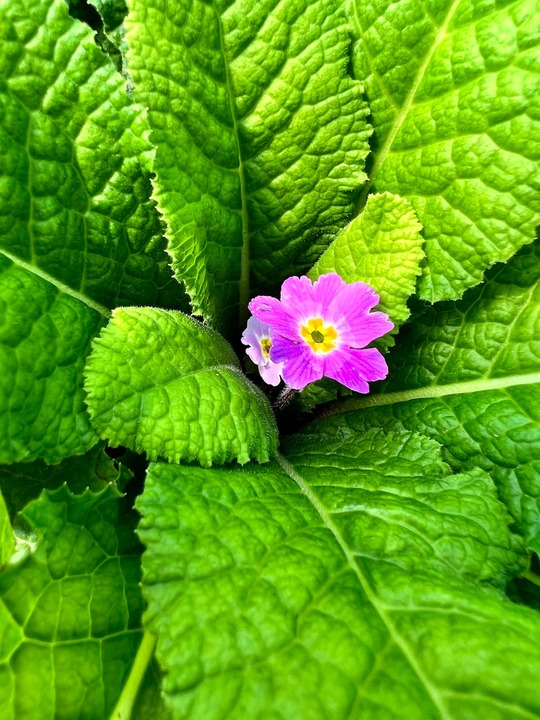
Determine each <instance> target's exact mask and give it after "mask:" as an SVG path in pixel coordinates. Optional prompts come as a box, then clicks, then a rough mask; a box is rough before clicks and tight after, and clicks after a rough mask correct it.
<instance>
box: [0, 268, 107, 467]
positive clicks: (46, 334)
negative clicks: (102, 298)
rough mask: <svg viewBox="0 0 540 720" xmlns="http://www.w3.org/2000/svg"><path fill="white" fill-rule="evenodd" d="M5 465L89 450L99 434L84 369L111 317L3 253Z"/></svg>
mask: <svg viewBox="0 0 540 720" xmlns="http://www.w3.org/2000/svg"><path fill="white" fill-rule="evenodd" d="M0 315H1V317H2V323H1V325H0V366H1V367H2V374H1V379H0V463H12V462H20V461H25V462H29V461H32V460H35V459H36V458H43V459H44V460H45V461H46V462H48V463H58V462H60V461H61V460H62V459H63V458H66V457H69V456H70V455H73V454H77V453H84V452H85V451H86V450H88V449H89V448H90V447H92V445H94V444H95V443H96V442H97V440H98V436H97V435H96V433H95V431H94V430H93V428H92V427H91V425H90V418H89V417H88V413H87V412H86V407H85V405H84V392H83V377H82V372H83V368H84V363H85V359H86V356H87V355H88V353H89V352H90V340H91V338H92V336H93V335H95V334H96V333H97V332H98V331H99V329H100V327H101V325H102V324H103V321H104V318H103V316H102V314H101V313H99V312H98V311H97V310H95V309H93V308H92V307H89V306H88V305H87V304H85V303H83V302H80V301H79V300H78V299H76V298H74V297H73V296H72V295H71V294H70V293H69V289H68V291H67V292H65V291H63V290H62V289H61V288H60V287H58V286H56V285H55V284H54V283H51V282H47V281H46V280H44V279H42V278H41V277H38V276H37V275H35V274H33V273H32V272H29V271H27V270H24V269H23V268H21V267H19V266H18V265H17V264H15V263H12V262H11V261H10V260H8V259H7V258H5V257H3V256H2V255H1V254H0Z"/></svg>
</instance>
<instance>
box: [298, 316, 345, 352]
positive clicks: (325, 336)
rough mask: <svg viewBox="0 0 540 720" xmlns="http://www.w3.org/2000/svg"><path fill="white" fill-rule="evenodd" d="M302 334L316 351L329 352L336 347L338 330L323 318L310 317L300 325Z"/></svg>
mask: <svg viewBox="0 0 540 720" xmlns="http://www.w3.org/2000/svg"><path fill="white" fill-rule="evenodd" d="M300 335H301V336H302V337H303V339H304V340H305V341H306V342H307V344H308V345H309V347H310V348H311V349H312V350H313V351H314V352H323V353H327V352H330V350H333V349H334V348H335V347H336V343H335V342H333V341H334V340H336V339H337V337H338V332H337V330H336V329H335V327H333V325H325V324H324V323H323V321H322V318H310V319H309V320H308V321H307V322H306V324H305V325H302V326H301V327H300Z"/></svg>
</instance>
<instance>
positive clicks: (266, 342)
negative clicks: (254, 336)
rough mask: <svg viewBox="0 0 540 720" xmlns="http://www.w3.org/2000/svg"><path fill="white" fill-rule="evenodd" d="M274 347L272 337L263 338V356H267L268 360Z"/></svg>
mask: <svg viewBox="0 0 540 720" xmlns="http://www.w3.org/2000/svg"><path fill="white" fill-rule="evenodd" d="M271 347H272V343H271V342H270V338H261V350H262V354H263V357H265V358H266V359H267V360H268V359H269V358H270V348H271Z"/></svg>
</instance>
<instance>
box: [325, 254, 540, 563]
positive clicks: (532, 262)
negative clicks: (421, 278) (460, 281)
mask: <svg viewBox="0 0 540 720" xmlns="http://www.w3.org/2000/svg"><path fill="white" fill-rule="evenodd" d="M539 313H540V243H536V245H530V246H527V247H526V248H523V250H522V251H520V253H519V254H518V255H517V256H516V257H515V258H513V259H512V261H511V262H510V263H509V264H508V265H506V266H497V267H496V268H493V269H492V270H491V271H490V272H489V274H488V280H487V282H486V283H485V284H484V285H483V286H481V287H477V288H473V289H472V290H470V291H468V292H467V293H466V295H465V296H464V298H463V299H462V300H461V301H458V302H457V303H444V304H440V305H436V306H434V307H433V308H428V309H427V310H426V311H425V312H424V313H423V314H422V315H420V316H418V317H416V318H415V320H414V322H411V323H410V324H409V325H407V326H405V327H404V328H403V329H402V332H401V334H400V338H399V341H398V343H397V344H396V347H395V348H394V349H393V350H392V352H391V356H390V361H389V368H390V371H389V375H388V380H387V381H386V383H385V384H384V385H383V386H382V390H381V392H380V393H379V394H374V395H371V396H369V397H367V398H362V399H360V398H354V399H352V398H351V399H349V400H345V401H343V402H342V403H341V404H336V405H335V406H334V407H330V408H328V409H326V410H325V412H338V413H342V412H351V415H347V423H348V424H349V425H351V427H353V428H354V429H355V430H356V431H359V432H362V431H363V430H365V429H366V428H369V427H373V426H376V427H381V426H382V427H384V428H386V429H396V428H397V429H403V428H405V429H409V430H417V431H420V432H422V433H425V434H427V435H430V436H431V437H434V438H436V439H438V440H439V441H440V442H442V443H443V445H444V448H445V459H446V460H447V461H448V462H449V463H450V464H451V465H452V466H453V467H454V468H455V469H456V470H461V469H468V468H473V467H481V468H483V469H484V470H486V471H488V472H489V473H490V474H491V475H492V477H493V478H494V480H495V482H496V484H497V487H498V490H499V493H500V496H501V498H502V499H504V502H505V503H506V505H507V506H508V508H509V510H510V512H511V513H512V515H513V517H514V518H515V520H516V523H517V526H518V528H519V530H520V531H521V532H522V533H523V534H524V536H525V537H526V538H527V539H528V540H529V542H530V544H531V546H532V547H534V548H535V549H537V550H540V481H539V478H540V461H539V457H540V336H539V335H538V318H539ZM342 422H343V417H342V416H341V415H340V416H337V417H336V418H335V419H334V423H335V427H339V426H340V424H341V423H342Z"/></svg>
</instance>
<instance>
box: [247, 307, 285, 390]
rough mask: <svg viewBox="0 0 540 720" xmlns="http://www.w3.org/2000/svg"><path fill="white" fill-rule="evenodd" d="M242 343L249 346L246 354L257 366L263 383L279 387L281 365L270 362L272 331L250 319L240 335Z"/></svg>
mask: <svg viewBox="0 0 540 720" xmlns="http://www.w3.org/2000/svg"><path fill="white" fill-rule="evenodd" d="M242 342H243V343H244V345H248V346H249V347H248V348H247V350H246V353H247V355H248V356H249V357H250V358H251V359H252V360H253V362H254V363H255V364H256V365H258V366H259V372H260V374H261V377H262V379H263V380H264V382H266V383H268V384H269V385H279V383H280V382H281V371H282V369H283V363H275V362H272V360H270V348H271V347H272V331H271V330H270V328H269V327H268V325H265V324H264V323H262V322H261V321H260V320H257V318H255V317H250V318H249V320H248V324H247V327H246V329H245V330H244V332H243V334H242Z"/></svg>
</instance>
